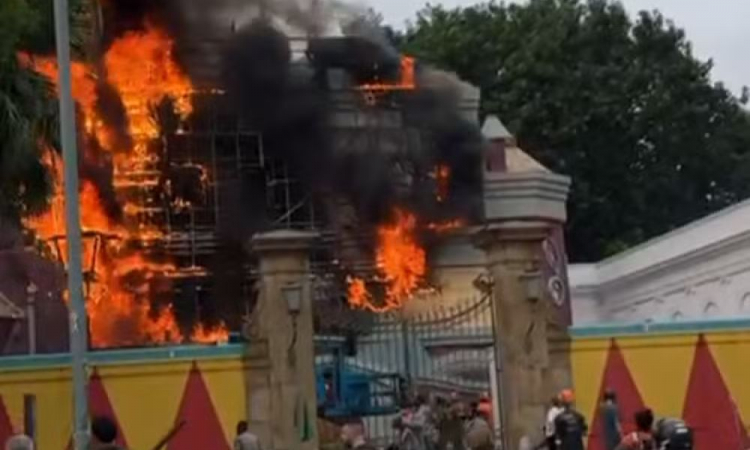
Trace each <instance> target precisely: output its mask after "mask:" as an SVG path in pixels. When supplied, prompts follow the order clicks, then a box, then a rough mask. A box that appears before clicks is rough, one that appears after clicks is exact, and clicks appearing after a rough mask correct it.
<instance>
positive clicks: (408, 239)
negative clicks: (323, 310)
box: [348, 209, 427, 312]
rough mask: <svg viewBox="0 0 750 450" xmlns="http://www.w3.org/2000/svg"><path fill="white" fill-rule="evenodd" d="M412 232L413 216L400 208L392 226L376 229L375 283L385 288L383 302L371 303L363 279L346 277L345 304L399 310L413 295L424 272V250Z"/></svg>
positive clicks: (381, 309)
mask: <svg viewBox="0 0 750 450" xmlns="http://www.w3.org/2000/svg"><path fill="white" fill-rule="evenodd" d="M416 231H417V217H416V216H415V215H414V214H413V213H411V212H408V211H404V210H401V209H396V210H395V212H394V220H393V222H392V223H389V224H386V225H382V226H380V227H378V230H377V234H378V247H377V249H376V252H375V263H376V268H377V272H378V281H380V282H382V283H383V284H384V286H385V294H384V298H383V301H382V302H381V303H380V304H378V303H377V302H375V301H374V300H373V295H372V294H371V293H370V292H369V291H368V290H367V287H366V285H365V281H364V280H363V279H361V278H357V277H350V278H349V280H348V282H349V288H348V299H349V304H351V305H352V306H355V307H359V308H364V309H369V310H371V311H376V312H383V311H388V310H392V309H397V308H400V307H402V306H403V305H404V302H406V301H407V300H409V299H410V298H411V297H412V296H413V295H414V293H415V292H416V291H417V290H418V289H419V287H420V285H421V284H422V283H423V282H424V275H425V272H426V270H427V261H426V254H425V250H424V248H422V247H421V246H420V245H419V243H418V242H417V239H416Z"/></svg>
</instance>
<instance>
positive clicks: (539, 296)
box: [477, 117, 570, 450]
mask: <svg viewBox="0 0 750 450" xmlns="http://www.w3.org/2000/svg"><path fill="white" fill-rule="evenodd" d="M483 131H484V132H485V136H486V137H487V138H488V139H489V140H490V148H489V150H488V152H489V154H488V159H487V165H486V167H485V169H486V171H485V182H484V209H485V220H486V222H485V224H484V226H483V227H482V229H481V230H480V231H479V232H478V234H477V245H478V246H479V247H481V248H482V249H483V250H484V251H485V252H486V264H487V270H488V272H489V273H490V275H491V277H492V281H493V302H492V304H493V315H494V317H493V319H494V326H495V348H496V352H497V354H496V361H497V366H498V367H497V369H498V380H499V384H500V392H501V394H500V397H501V398H500V402H499V403H500V405H501V410H502V411H501V414H502V417H503V431H504V433H503V440H504V441H505V445H506V447H505V448H509V449H511V450H516V449H518V448H519V445H520V442H521V441H522V439H523V438H524V437H526V438H528V439H530V440H531V443H533V444H537V443H539V442H540V441H541V439H542V434H541V426H542V424H543V423H544V422H543V420H544V411H545V406H546V405H547V403H548V400H549V398H550V397H549V396H550V394H551V393H552V392H553V390H554V389H556V388H557V387H558V386H554V385H555V384H557V385H559V384H560V383H559V382H555V380H553V379H552V377H550V375H551V374H554V376H555V377H561V376H562V377H564V378H567V380H564V382H569V376H568V377H566V376H565V372H567V369H566V368H565V367H552V365H553V364H556V365H563V366H566V365H567V363H566V362H565V360H566V359H567V355H565V357H564V358H562V359H561V358H557V357H555V358H550V345H549V344H550V338H551V337H552V334H553V333H551V331H552V330H551V329H548V326H549V325H550V324H553V323H552V322H554V320H553V319H552V318H553V316H554V312H553V311H552V309H553V308H554V306H553V305H552V303H551V302H550V301H549V300H548V297H547V295H546V290H547V286H545V282H544V281H543V276H542V258H543V251H542V243H543V242H544V241H545V240H546V239H547V238H548V237H549V236H550V235H551V233H552V231H553V230H554V229H555V228H556V227H559V226H560V225H561V224H562V223H564V222H565V219H566V210H565V202H566V199H567V194H568V188H569V185H570V179H569V178H567V177H564V176H560V175H556V174H553V173H551V172H550V171H549V170H548V169H546V168H545V167H543V166H542V165H540V164H539V163H538V162H536V161H535V160H533V159H532V158H531V157H530V156H528V155H527V154H525V153H524V152H523V151H521V150H520V149H519V148H517V147H516V146H515V143H514V141H513V140H512V136H510V134H509V133H508V132H507V130H505V127H503V126H502V124H501V123H500V121H499V120H497V118H493V117H490V118H488V119H487V122H486V123H485V127H484V130H483ZM553 325H554V324H553ZM555 328H559V327H555ZM554 334H555V338H557V337H558V333H554ZM561 361H562V362H561Z"/></svg>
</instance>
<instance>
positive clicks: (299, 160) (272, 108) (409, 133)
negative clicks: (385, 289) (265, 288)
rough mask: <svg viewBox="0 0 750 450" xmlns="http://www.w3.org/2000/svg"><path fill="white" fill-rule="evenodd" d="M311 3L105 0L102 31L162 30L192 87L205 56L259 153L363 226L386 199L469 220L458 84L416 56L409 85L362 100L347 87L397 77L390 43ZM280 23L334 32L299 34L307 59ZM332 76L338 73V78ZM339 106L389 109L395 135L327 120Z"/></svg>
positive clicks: (476, 177) (474, 185)
mask: <svg viewBox="0 0 750 450" xmlns="http://www.w3.org/2000/svg"><path fill="white" fill-rule="evenodd" d="M314 3H315V4H316V5H317V9H316V10H315V11H313V10H312V9H311V8H309V7H303V6H301V5H300V3H299V2H297V1H295V0H273V1H271V0H255V1H249V2H248V1H244V0H212V1H208V0H205V1H197V0H196V1H189V0H107V2H106V4H107V5H108V8H107V7H105V9H108V10H109V12H108V13H107V14H108V15H110V16H114V17H115V18H116V19H115V20H116V22H117V23H118V25H117V26H114V27H110V29H109V31H108V32H107V33H105V34H107V35H108V36H109V37H110V38H111V39H114V38H116V37H117V36H118V35H120V34H122V33H124V32H125V31H127V30H129V29H137V28H138V27H141V26H143V24H144V23H146V22H150V23H153V24H155V25H157V26H161V27H163V28H165V29H166V30H167V31H168V33H169V34H170V36H172V37H173V39H174V41H175V46H176V48H175V50H176V55H177V59H178V63H180V64H182V65H183V67H184V69H185V70H186V72H187V73H188V74H190V75H191V77H192V78H193V81H194V83H195V84H196V85H202V84H205V83H204V82H203V81H204V80H199V79H198V78H199V76H198V75H197V74H198V73H201V74H202V73H203V72H202V71H201V70H205V67H213V66H214V64H213V63H207V61H210V62H216V63H217V64H215V65H217V66H219V67H220V70H219V71H218V72H219V73H217V74H214V78H213V82H214V83H216V84H218V86H215V87H219V88H221V89H223V90H225V91H226V92H227V95H228V96H229V97H230V98H231V100H233V103H234V105H235V107H236V108H237V109H238V110H239V111H240V113H241V114H242V115H244V116H245V117H247V118H249V119H250V120H251V121H252V122H253V123H255V124H257V127H258V129H259V130H260V131H262V133H263V141H264V151H265V152H266V153H267V154H268V156H270V157H271V158H275V159H279V160H282V161H284V162H285V163H286V164H287V165H289V166H290V168H291V171H292V172H293V173H294V175H295V176H296V177H297V178H299V179H300V180H302V182H303V183H304V184H305V185H306V186H307V188H308V190H309V191H310V192H311V193H312V194H313V195H323V196H325V195H326V193H335V194H336V196H337V197H343V198H345V199H346V200H347V201H348V203H349V204H350V205H351V206H352V207H353V208H354V209H355V210H356V213H357V214H356V215H357V216H358V218H359V219H360V220H361V221H362V223H363V225H365V226H367V225H368V224H369V225H375V224H378V223H382V222H383V221H386V220H388V219H389V215H390V213H391V212H392V211H393V209H394V207H395V206H403V207H407V208H409V209H410V210H413V211H415V212H417V213H418V215H419V216H420V217H421V218H422V219H423V220H425V221H441V220H447V219H453V218H465V219H469V220H471V219H472V218H474V217H475V216H476V215H477V214H478V211H479V210H480V209H481V208H480V205H479V202H480V200H481V195H479V194H480V193H481V149H482V138H481V135H480V133H479V130H478V127H477V126H476V124H475V123H474V122H473V121H471V120H467V119H466V118H465V117H464V116H463V115H462V114H461V101H462V96H463V94H464V92H463V89H464V84H463V83H461V82H460V81H459V80H457V79H456V78H455V77H453V76H450V75H449V74H445V73H442V72H440V71H437V70H435V69H432V68H430V67H426V66H424V65H420V64H417V67H416V89H414V90H409V91H403V92H397V93H394V94H392V95H391V94H386V95H384V96H382V99H381V100H383V101H382V103H380V102H378V104H375V105H367V104H365V102H364V101H363V98H364V94H363V93H362V92H359V91H358V90H357V87H358V85H361V84H363V83H374V82H394V81H395V80H397V79H398V77H399V76H400V69H401V68H400V55H399V52H398V51H397V50H396V49H395V48H393V47H392V46H391V45H390V44H389V42H388V40H387V39H385V37H384V36H383V35H382V33H380V31H379V29H378V27H376V26H374V25H373V24H371V23H370V22H368V21H366V20H365V21H362V20H356V18H357V11H356V10H355V9H354V8H352V7H349V6H346V5H343V4H340V3H334V2H323V1H318V2H314ZM107 14H105V15H107ZM335 16H344V17H346V20H345V23H336V20H334V19H333V18H334V17H335ZM353 19H354V20H353ZM105 21H106V20H105ZM279 23H285V24H286V25H289V26H291V28H295V29H297V30H298V31H299V33H298V34H299V35H308V36H309V35H312V36H314V35H315V34H316V33H319V32H322V31H323V30H326V29H330V28H331V25H332V24H333V25H338V27H339V29H340V30H342V31H343V32H344V34H345V35H344V36H341V37H337V38H312V39H309V40H308V50H307V58H306V59H303V60H302V61H299V60H296V61H294V60H293V58H292V56H293V55H292V50H291V43H290V39H289V37H288V36H287V35H286V34H285V33H284V32H283V31H281V29H280V28H279V26H278V24H279ZM209 42H215V43H216V44H212V45H209V44H207V43H209ZM217 55H218V60H217ZM196 61H197V63H196ZM201 65H202V66H204V67H202V68H199V67H198V66H201ZM340 74H343V75H344V78H346V79H347V80H348V81H346V82H344V83H343V84H341V85H337V83H339V82H337V81H336V79H337V78H338V75H340ZM347 83H348V84H347ZM342 103H347V104H348V105H354V106H353V108H350V109H351V110H352V114H355V113H356V114H359V115H361V116H362V117H365V118H366V120H373V121H375V122H377V121H378V120H379V119H378V117H381V116H383V117H385V116H388V115H389V114H392V112H393V111H397V112H398V114H400V117H401V119H399V120H400V121H401V124H400V125H398V126H397V128H400V129H401V132H402V133H401V135H400V136H396V137H394V136H391V134H393V133H392V132H391V131H392V130H385V129H381V128H379V127H378V126H377V125H372V126H358V127H350V126H349V127H347V126H344V127H343V129H342V128H341V127H340V126H339V125H336V124H333V123H334V122H336V121H337V117H338V116H339V115H340V114H341V112H340V111H339V109H340V105H341V104H342ZM440 165H444V166H447V167H449V168H450V179H449V189H448V192H449V195H448V197H447V198H444V199H441V200H440V201H438V199H436V196H435V192H436V180H435V176H434V172H435V168H436V166H440Z"/></svg>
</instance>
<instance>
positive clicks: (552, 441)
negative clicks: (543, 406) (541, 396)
mask: <svg viewBox="0 0 750 450" xmlns="http://www.w3.org/2000/svg"><path fill="white" fill-rule="evenodd" d="M561 412H563V407H562V403H561V402H560V399H559V398H558V397H557V396H555V397H553V398H552V402H551V405H550V408H549V409H548V410H547V419H546V421H545V423H544V441H545V443H546V446H547V449H548V450H557V440H556V437H555V419H556V418H557V416H559V415H560V413H561Z"/></svg>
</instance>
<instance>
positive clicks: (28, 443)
mask: <svg viewBox="0 0 750 450" xmlns="http://www.w3.org/2000/svg"><path fill="white" fill-rule="evenodd" d="M5 450H34V441H32V440H31V438H30V437H28V436H26V435H25V434H23V433H18V434H14V435H13V436H11V437H9V438H8V440H7V441H5Z"/></svg>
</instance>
